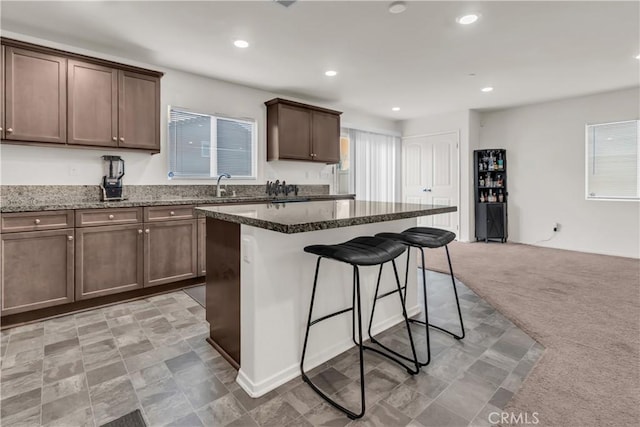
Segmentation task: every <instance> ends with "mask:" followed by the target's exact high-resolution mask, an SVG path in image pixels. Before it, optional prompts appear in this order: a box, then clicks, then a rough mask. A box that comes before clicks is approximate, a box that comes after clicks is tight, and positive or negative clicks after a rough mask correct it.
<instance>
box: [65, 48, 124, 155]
mask: <svg viewBox="0 0 640 427" xmlns="http://www.w3.org/2000/svg"><path fill="white" fill-rule="evenodd" d="M68 125H69V139H68V140H67V142H68V143H69V144H80V145H98V146H101V147H117V146H118V70H116V69H115V68H110V67H104V66H102V65H96V64H91V63H88V62H81V61H75V60H69V121H68Z"/></svg>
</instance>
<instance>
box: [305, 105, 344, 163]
mask: <svg viewBox="0 0 640 427" xmlns="http://www.w3.org/2000/svg"><path fill="white" fill-rule="evenodd" d="M311 117H312V120H311V130H312V132H311V147H312V151H311V152H312V157H313V160H314V161H318V162H324V163H338V162H339V161H340V116H337V115H335V114H329V113H324V112H321V111H313V112H312V113H311Z"/></svg>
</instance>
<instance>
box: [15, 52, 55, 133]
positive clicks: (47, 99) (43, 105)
mask: <svg viewBox="0 0 640 427" xmlns="http://www.w3.org/2000/svg"><path fill="white" fill-rule="evenodd" d="M5 55H6V57H5V67H6V69H5V76H4V77H5V82H4V87H5V90H6V93H5V132H4V138H5V139H7V140H12V141H33V142H46V143H57V144H64V143H66V142H67V59H66V58H62V57H59V56H54V55H49V54H46V53H40V52H35V51H31V50H26V49H20V48H16V47H11V46H7V47H6V48H5Z"/></svg>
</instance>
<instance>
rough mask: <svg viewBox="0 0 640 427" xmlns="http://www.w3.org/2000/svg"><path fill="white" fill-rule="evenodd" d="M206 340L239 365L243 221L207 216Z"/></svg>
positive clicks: (234, 363) (235, 366)
mask: <svg viewBox="0 0 640 427" xmlns="http://www.w3.org/2000/svg"><path fill="white" fill-rule="evenodd" d="M206 315H207V322H209V331H210V332H209V338H208V339H207V341H208V342H209V343H210V344H211V345H212V346H213V347H214V348H215V349H216V350H218V352H220V354H221V355H222V356H223V357H224V358H225V359H226V360H227V361H228V362H229V363H231V365H232V366H233V367H234V368H236V369H239V368H240V224H234V223H231V222H226V221H222V220H218V219H213V218H207V276H206Z"/></svg>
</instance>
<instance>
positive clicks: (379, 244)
mask: <svg viewBox="0 0 640 427" xmlns="http://www.w3.org/2000/svg"><path fill="white" fill-rule="evenodd" d="M405 249H406V246H405V244H403V243H400V242H397V241H394V240H389V239H383V238H380V237H372V236H371V237H357V238H355V239H352V240H349V241H348V242H345V243H340V244H337V245H312V246H307V247H306V248H304V250H305V252H309V253H312V254H315V255H318V261H317V263H316V272H315V277H314V279H313V290H312V292H311V304H310V306H309V318H308V320H307V330H306V333H305V336H304V346H303V348H302V359H301V361H300V371H301V372H302V379H303V380H304V381H305V382H306V383H307V384H309V386H310V387H311V388H312V389H313V390H314V391H315V392H316V393H318V394H319V395H320V397H322V398H323V399H324V400H326V401H327V402H328V403H329V404H331V405H332V406H333V407H335V408H336V409H339V410H340V411H342V412H344V413H345V414H347V416H348V417H349V418H351V419H356V418H360V417H362V416H363V415H364V412H365V387H364V363H363V357H362V356H363V350H365V349H366V350H371V351H374V352H376V353H378V354H381V355H382V356H385V357H387V358H388V359H390V360H392V361H393V362H396V363H398V364H400V365H401V366H403V367H404V368H405V369H406V370H407V372H408V373H409V374H411V375H415V374H417V373H418V372H419V370H420V366H419V364H418V358H417V355H416V349H415V346H414V344H413V337H412V336H411V329H410V326H409V318H408V317H407V310H406V307H405V300H404V298H403V297H402V292H401V285H400V278H399V277H398V270H397V268H396V263H395V259H396V258H397V257H398V256H400V255H401V254H402V253H404V251H405ZM322 258H327V259H332V260H335V261H340V262H344V263H347V264H351V265H352V266H353V300H352V305H351V307H348V308H345V309H343V310H339V311H336V312H334V313H331V314H327V315H325V316H322V317H319V318H317V319H315V320H311V319H312V313H313V303H314V300H315V296H316V287H317V284H318V272H319V269H320V261H321V260H322ZM389 261H391V263H392V265H393V272H394V274H395V278H396V286H397V289H396V290H395V292H398V296H399V299H400V305H401V306H402V315H403V316H404V321H405V324H406V326H407V331H408V333H409V340H410V342H411V350H412V352H413V359H410V358H408V357H405V356H402V355H399V356H400V357H402V358H403V359H405V360H409V361H411V362H413V364H414V366H415V368H411V367H409V366H407V365H405V364H404V363H403V362H402V361H400V360H399V359H397V358H395V357H393V356H392V355H390V354H387V353H386V352H383V351H380V350H378V349H376V348H373V347H370V346H366V345H363V343H362V318H361V316H362V308H361V300H360V270H359V267H360V266H374V265H379V266H380V271H379V273H378V281H377V284H376V295H375V298H377V296H378V295H377V294H378V290H379V288H380V278H381V276H382V267H383V266H384V264H386V263H387V262H389ZM375 298H374V301H375ZM374 306H375V303H374ZM356 307H357V314H356V309H355V308H356ZM349 311H351V315H352V322H353V325H352V335H353V336H352V338H353V342H354V343H355V344H356V346H358V351H359V354H360V393H361V396H360V398H361V405H360V412H359V413H355V412H353V411H351V410H349V409H347V408H345V407H344V406H342V405H340V404H339V403H337V402H336V401H335V400H333V399H331V398H330V397H329V396H327V395H326V394H325V393H324V392H323V391H322V390H320V389H319V388H318V387H317V386H316V385H315V384H313V383H312V382H311V380H310V379H309V377H308V376H307V374H306V373H305V371H304V358H305V354H306V352H307V342H308V340H309V330H310V328H311V326H312V325H315V324H316V323H318V322H321V321H323V320H327V319H329V318H331V317H334V316H337V315H339V314H343V313H347V312H349ZM356 317H357V321H358V340H357V341H356V337H355V323H356ZM371 318H372V319H373V311H372V316H371ZM370 334H371V327H369V335H370ZM393 353H394V354H396V355H398V354H397V353H395V352H393Z"/></svg>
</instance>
